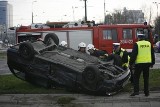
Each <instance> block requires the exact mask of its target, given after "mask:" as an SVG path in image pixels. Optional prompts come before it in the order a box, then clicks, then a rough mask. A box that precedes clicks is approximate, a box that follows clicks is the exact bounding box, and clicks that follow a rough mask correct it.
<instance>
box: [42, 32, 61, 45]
mask: <svg viewBox="0 0 160 107" xmlns="http://www.w3.org/2000/svg"><path fill="white" fill-rule="evenodd" d="M44 43H45V44H46V45H47V46H48V45H51V44H53V43H54V44H56V45H59V38H58V36H57V35H56V34H55V33H49V34H47V35H46V36H45V38H44Z"/></svg>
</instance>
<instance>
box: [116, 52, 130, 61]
mask: <svg viewBox="0 0 160 107" xmlns="http://www.w3.org/2000/svg"><path fill="white" fill-rule="evenodd" d="M121 51H122V50H121V49H120V51H118V52H115V53H114V54H117V55H120V53H121ZM122 63H128V52H127V51H123V56H122Z"/></svg>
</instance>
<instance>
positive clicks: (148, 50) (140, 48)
mask: <svg viewBox="0 0 160 107" xmlns="http://www.w3.org/2000/svg"><path fill="white" fill-rule="evenodd" d="M154 64H155V56H154V50H153V47H152V46H151V43H150V42H148V41H146V40H145V35H144V34H138V42H136V43H135V44H134V46H133V50H132V54H131V58H130V62H129V66H131V67H132V66H133V65H135V71H134V74H133V80H134V85H133V86H134V92H133V93H132V94H131V95H130V96H135V95H139V78H140V75H141V72H143V79H144V94H145V96H149V89H148V87H149V68H150V67H153V65H154Z"/></svg>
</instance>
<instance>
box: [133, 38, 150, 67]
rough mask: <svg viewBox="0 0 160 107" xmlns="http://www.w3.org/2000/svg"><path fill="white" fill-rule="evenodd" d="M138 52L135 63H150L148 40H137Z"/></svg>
mask: <svg viewBox="0 0 160 107" xmlns="http://www.w3.org/2000/svg"><path fill="white" fill-rule="evenodd" d="M136 43H137V45H138V54H137V58H136V61H135V63H136V64H139V63H151V43H150V42H148V41H145V40H143V41H138V42H136Z"/></svg>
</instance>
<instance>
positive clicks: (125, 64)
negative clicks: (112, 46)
mask: <svg viewBox="0 0 160 107" xmlns="http://www.w3.org/2000/svg"><path fill="white" fill-rule="evenodd" d="M124 51H125V49H123V48H121V52H120V57H121V58H122V57H123V52H124ZM129 60H130V57H129V56H128V62H127V63H123V64H122V67H123V66H126V67H128V66H129Z"/></svg>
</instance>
